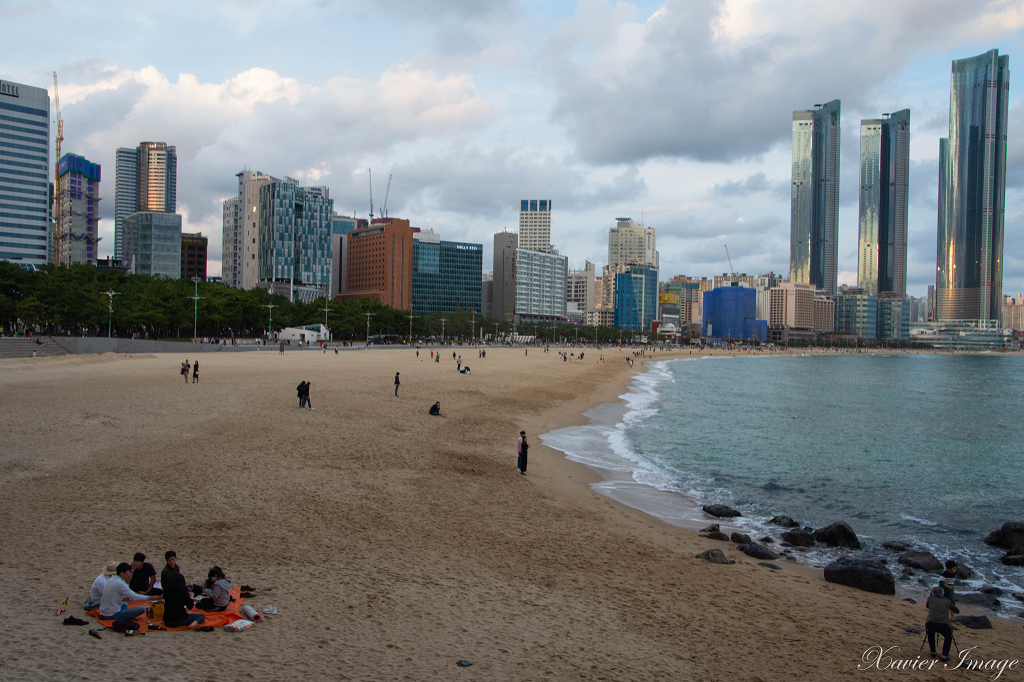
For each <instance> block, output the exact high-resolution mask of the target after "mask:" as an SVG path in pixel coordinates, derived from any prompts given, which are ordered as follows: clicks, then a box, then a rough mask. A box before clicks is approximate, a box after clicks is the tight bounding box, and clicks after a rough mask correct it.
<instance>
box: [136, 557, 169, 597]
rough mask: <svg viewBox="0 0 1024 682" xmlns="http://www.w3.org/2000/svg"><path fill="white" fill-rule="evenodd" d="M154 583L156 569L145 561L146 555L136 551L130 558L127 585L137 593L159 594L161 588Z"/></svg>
mask: <svg viewBox="0 0 1024 682" xmlns="http://www.w3.org/2000/svg"><path fill="white" fill-rule="evenodd" d="M155 585H156V569H155V568H153V564H151V563H149V562H148V561H146V555H145V554H143V553H142V552H136V553H135V556H134V557H133V558H132V577H131V580H129V581H128V587H130V588H132V589H133V590H134V591H136V592H138V593H139V594H152V595H158V594H161V592H162V590H161V589H160V588H159V587H155Z"/></svg>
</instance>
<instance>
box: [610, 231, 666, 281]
mask: <svg viewBox="0 0 1024 682" xmlns="http://www.w3.org/2000/svg"><path fill="white" fill-rule="evenodd" d="M615 221H616V225H615V227H612V228H609V230H608V267H609V269H610V270H611V271H612V272H615V271H616V268H619V267H625V266H628V265H642V266H644V267H648V268H655V269H657V268H658V260H659V256H658V250H657V231H656V230H655V229H654V228H653V227H644V224H643V223H638V222H634V221H633V219H632V218H616V219H615Z"/></svg>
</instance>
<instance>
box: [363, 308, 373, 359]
mask: <svg viewBox="0 0 1024 682" xmlns="http://www.w3.org/2000/svg"><path fill="white" fill-rule="evenodd" d="M363 315H366V349H367V350H368V349H369V348H370V318H371V317H373V313H363Z"/></svg>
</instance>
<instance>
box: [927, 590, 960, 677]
mask: <svg viewBox="0 0 1024 682" xmlns="http://www.w3.org/2000/svg"><path fill="white" fill-rule="evenodd" d="M925 606H927V607H928V620H927V621H926V622H925V624H924V626H925V630H926V631H927V633H928V634H927V636H928V648H929V649H931V652H932V658H935V635H936V634H939V635H942V660H943V661H948V660H949V647H950V645H952V643H953V623H952V622H951V621H950V618H949V617H950V614H951V613H960V609H958V608H957V607H956V606H954V605H953V600H951V599H950V598H949V597H947V596H945V594H943V590H942V588H941V587H938V586H936V587H934V588H932V593H931V595H930V596H929V597H928V601H926V602H925Z"/></svg>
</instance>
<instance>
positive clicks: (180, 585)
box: [83, 550, 231, 630]
mask: <svg viewBox="0 0 1024 682" xmlns="http://www.w3.org/2000/svg"><path fill="white" fill-rule="evenodd" d="M164 560H165V562H166V565H165V566H164V568H163V570H162V571H161V572H160V581H159V586H158V585H157V579H156V570H155V569H154V568H153V565H152V564H150V563H148V562H146V555H145V554H142V553H141V552H139V553H137V554H136V555H135V556H134V558H133V560H132V563H128V562H125V561H122V562H120V563H114V562H110V563H108V564H107V565H106V566H105V567H104V569H103V571H102V572H101V573H100V574H99V575H98V576H97V577H96V579H95V580H94V581H93V583H92V588H91V589H90V591H89V598H88V599H87V600H86V602H85V605H84V607H83V608H84V610H85V611H86V612H89V611H93V610H95V611H96V614H95V615H96V616H97V618H100V619H103V620H113V621H114V622H115V623H121V624H122V626H123V627H127V628H128V629H131V630H137V629H138V628H139V627H140V626H139V623H138V621H137V619H138V618H139V617H140V616H142V615H144V614H147V613H152V612H151V611H150V610H149V609H148V608H147V607H146V606H134V607H129V606H128V604H130V603H132V602H150V603H152V602H153V601H154V600H155V599H157V598H160V597H162V600H163V606H164V611H163V621H164V625H166V626H167V627H174V628H176V627H190V626H197V627H198V626H201V625H202V624H203V623H204V622H205V620H206V616H205V615H204V614H202V613H191V612H190V610H191V609H199V610H200V611H207V612H215V611H224V610H225V609H226V608H227V606H228V603H229V602H230V601H231V583H230V582H229V581H228V579H227V577H226V576H225V575H224V570H223V569H222V568H220V567H219V566H214V567H213V568H211V569H210V571H209V573H208V576H207V581H206V584H205V586H203V587H200V586H198V585H193V586H191V588H190V587H189V586H188V584H187V582H186V580H185V576H184V575H182V573H181V569H180V568H179V567H178V559H177V554H176V553H175V552H174V550H168V551H167V552H165V553H164ZM199 595H203V597H202V599H200V600H199V602H195V601H193V597H197V596H199Z"/></svg>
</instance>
